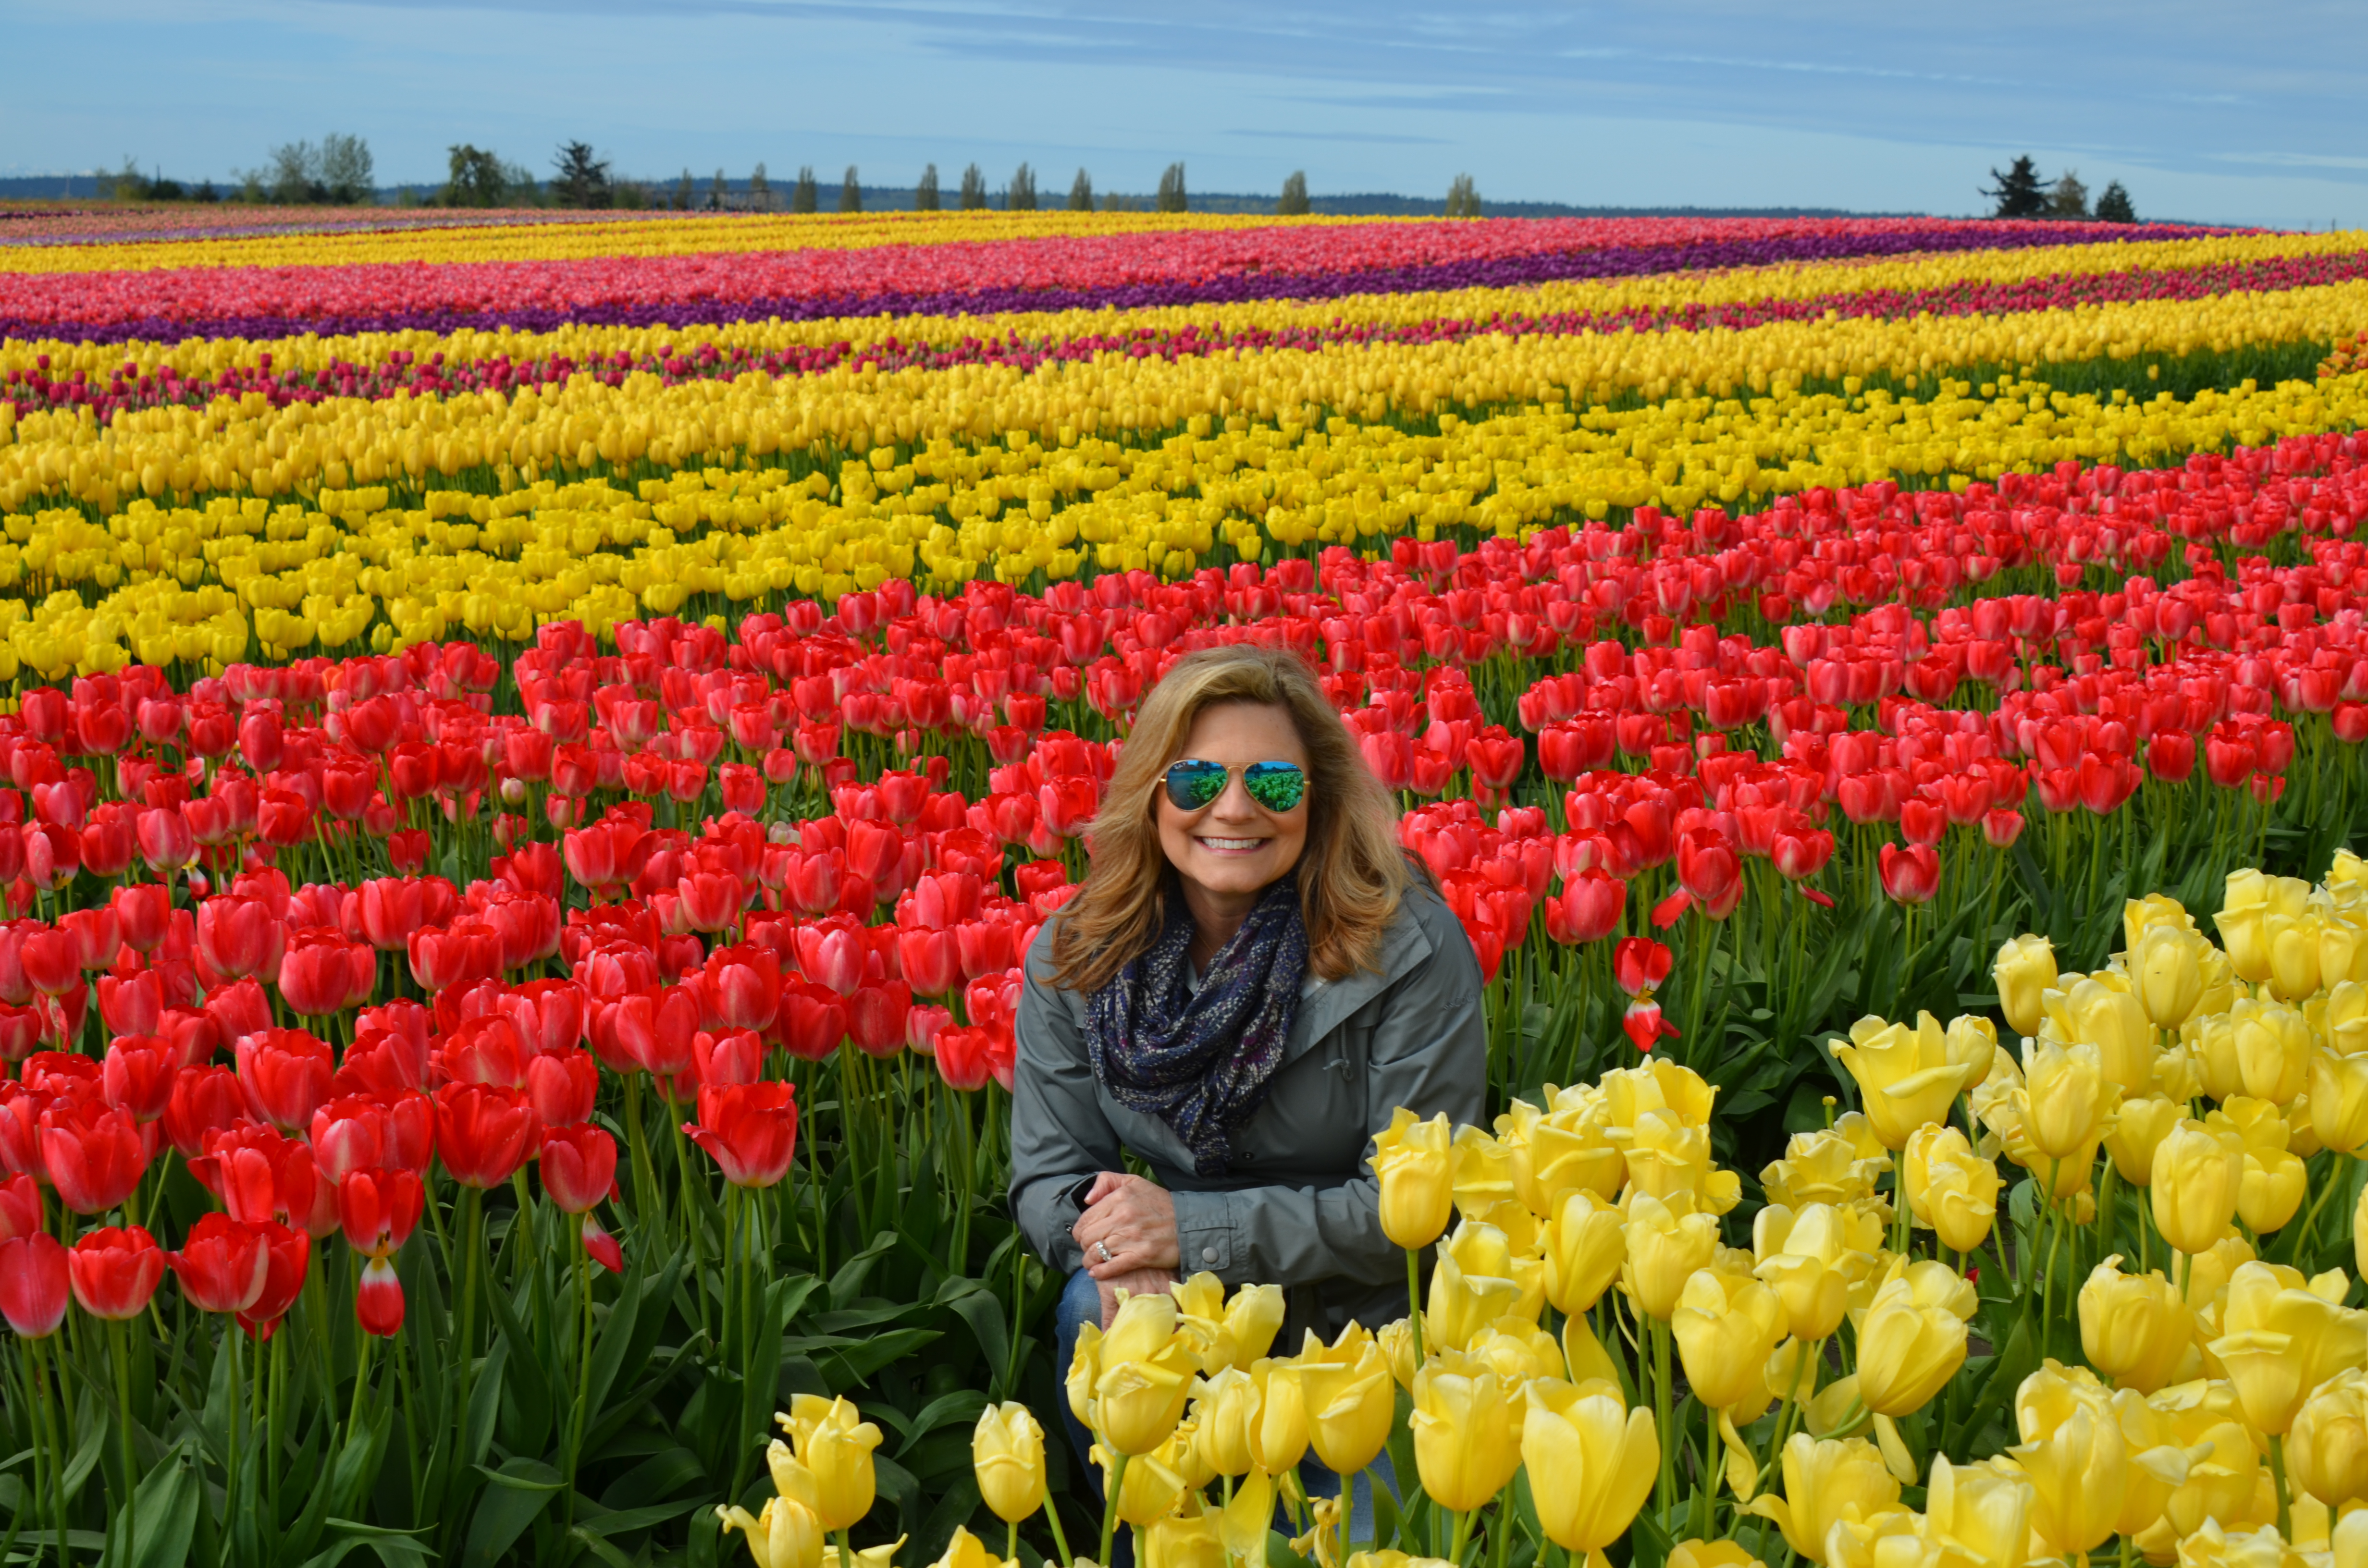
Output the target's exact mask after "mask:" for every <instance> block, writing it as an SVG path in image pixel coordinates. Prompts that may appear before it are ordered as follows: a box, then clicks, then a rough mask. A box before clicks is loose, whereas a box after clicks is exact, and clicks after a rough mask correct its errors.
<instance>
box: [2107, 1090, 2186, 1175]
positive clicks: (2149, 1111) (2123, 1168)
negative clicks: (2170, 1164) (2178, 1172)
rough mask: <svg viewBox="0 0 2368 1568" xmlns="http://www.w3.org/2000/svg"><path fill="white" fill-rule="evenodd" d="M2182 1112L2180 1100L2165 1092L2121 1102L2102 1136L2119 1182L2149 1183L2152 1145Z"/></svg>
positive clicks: (2152, 1156)
mask: <svg viewBox="0 0 2368 1568" xmlns="http://www.w3.org/2000/svg"><path fill="white" fill-rule="evenodd" d="M2186 1114H2187V1107H2186V1105H2185V1104H2184V1103H2183V1102H2181V1101H2179V1100H2175V1099H2172V1098H2170V1097H2169V1096H2166V1095H2144V1096H2139V1097H2138V1098H2136V1099H2134V1100H2123V1102H2122V1108H2121V1111H2120V1113H2119V1114H2118V1115H2117V1116H2115V1117H2114V1119H2113V1130H2112V1131H2111V1132H2109V1133H2107V1134H2106V1135H2105V1153H2108V1154H2111V1155H2112V1157H2113V1169H2114V1170H2116V1171H2118V1172H2120V1173H2121V1177H2122V1179H2123V1181H2125V1182H2128V1183H2129V1184H2130V1185H2131V1186H2133V1187H2146V1186H2147V1185H2149V1184H2150V1183H2152V1182H2153V1180H2154V1151H2155V1146H2156V1145H2157V1144H2158V1143H2160V1142H2162V1141H2163V1138H2164V1136H2165V1135H2166V1134H2168V1133H2169V1131H2170V1130H2171V1129H2172V1128H2173V1127H2175V1126H2177V1125H2178V1124H2179V1121H2180V1118H2181V1117H2184V1116H2185V1115H2186Z"/></svg>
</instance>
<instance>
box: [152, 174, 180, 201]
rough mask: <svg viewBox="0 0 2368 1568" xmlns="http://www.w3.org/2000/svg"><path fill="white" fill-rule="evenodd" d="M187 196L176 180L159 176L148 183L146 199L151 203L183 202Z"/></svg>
mask: <svg viewBox="0 0 2368 1568" xmlns="http://www.w3.org/2000/svg"><path fill="white" fill-rule="evenodd" d="M188 194H189V193H188V191H187V190H185V189H183V188H182V187H181V182H180V181H179V180H176V179H165V178H163V177H162V176H159V177H157V178H155V179H152V180H150V181H149V182H148V199H149V200H151V201H183V200H187V199H188Z"/></svg>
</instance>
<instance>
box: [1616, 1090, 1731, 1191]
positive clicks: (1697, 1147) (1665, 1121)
mask: <svg viewBox="0 0 2368 1568" xmlns="http://www.w3.org/2000/svg"><path fill="white" fill-rule="evenodd" d="M1625 1153H1626V1157H1627V1164H1628V1190H1629V1191H1631V1192H1636V1193H1646V1194H1649V1195H1651V1196H1652V1197H1655V1198H1658V1199H1662V1200H1663V1201H1665V1202H1666V1201H1667V1200H1668V1199H1671V1198H1673V1197H1676V1196H1678V1195H1679V1194H1684V1195H1686V1196H1688V1197H1691V1198H1692V1199H1695V1200H1696V1201H1697V1203H1698V1205H1699V1206H1700V1207H1702V1208H1704V1209H1707V1210H1710V1211H1711V1212H1712V1213H1713V1214H1724V1213H1725V1212H1726V1211H1727V1210H1730V1209H1732V1208H1734V1207H1735V1205H1736V1202H1737V1201H1738V1200H1739V1199H1741V1197H1742V1194H1743V1187H1742V1181H1741V1178H1739V1177H1738V1176H1736V1174H1735V1173H1734V1172H1732V1171H1722V1170H1720V1169H1719V1168H1718V1166H1717V1165H1716V1164H1715V1163H1714V1162H1713V1160H1712V1158H1711V1151H1710V1129H1709V1128H1707V1127H1702V1126H1696V1125H1694V1124H1692V1123H1690V1122H1687V1121H1685V1120H1684V1119H1681V1118H1680V1117H1679V1115H1678V1113H1677V1112H1676V1111H1674V1110H1650V1111H1646V1112H1645V1114H1644V1115H1642V1116H1640V1117H1638V1118H1637V1119H1636V1122H1635V1125H1634V1127H1632V1128H1631V1129H1629V1136H1628V1142H1627V1145H1626V1150H1625Z"/></svg>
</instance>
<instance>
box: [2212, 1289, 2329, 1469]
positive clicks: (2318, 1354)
mask: <svg viewBox="0 0 2368 1568" xmlns="http://www.w3.org/2000/svg"><path fill="white" fill-rule="evenodd" d="M2208 1348H2209V1349H2210V1350H2211V1352H2212V1354H2213V1356H2214V1357H2215V1358H2218V1360H2219V1362H2220V1364H2221V1366H2222V1367H2224V1368H2225V1369H2226V1371H2227V1377H2228V1381H2230V1382H2232V1383H2234V1384H2235V1385H2236V1387H2237V1400H2238V1401H2239V1403H2242V1404H2243V1406H2244V1410H2245V1419H2246V1420H2247V1421H2248V1422H2249V1423H2251V1424H2252V1426H2254V1427H2255V1428H2256V1429H2257V1430H2259V1431H2261V1432H2264V1433H2267V1434H2270V1435H2271V1436H2273V1437H2274V1436H2278V1435H2282V1434H2283V1433H2284V1431H2285V1430H2286V1428H2287V1427H2289V1426H2292V1425H2293V1424H2294V1415H2295V1413H2296V1412H2297V1411H2298V1410H2299V1409H2300V1408H2301V1405H2302V1402H2303V1400H2304V1398H2305V1396H2306V1395H2307V1394H2308V1393H2309V1392H2310V1391H2311V1390H2313V1389H2315V1388H2317V1386H2318V1385H2319V1384H2320V1383H2321V1382H2323V1381H2326V1380H2327V1379H2328V1378H2330V1377H2333V1376H2334V1375H2335V1374H2336V1373H2337V1372H2339V1371H2341V1370H2343V1369H2345V1368H2348V1367H2357V1366H2359V1365H2361V1364H2362V1361H2363V1360H2368V1314H2363V1313H2361V1312H2353V1311H2351V1310H2348V1309H2346V1308H2343V1307H2340V1306H2337V1305H2335V1304H2334V1303H2333V1302H2331V1301H2326V1300H2324V1299H2322V1298H2321V1297H2319V1296H2317V1295H2315V1294H2313V1293H2312V1292H2311V1291H2309V1290H2299V1289H2295V1288H2294V1287H2293V1286H2290V1285H2287V1284H2285V1283H2284V1282H2283V1281H2282V1280H2280V1279H2279V1278H2278V1276H2277V1275H2276V1274H2275V1273H2274V1272H2273V1271H2271V1268H2270V1267H2269V1266H2268V1265H2266V1264H2261V1263H2248V1264H2245V1265H2244V1266H2242V1267H2239V1268H2238V1269H2237V1272H2236V1273H2235V1274H2234V1275H2233V1276H2231V1277H2230V1278H2229V1280H2228V1296H2227V1301H2226V1304H2224V1305H2223V1307H2222V1308H2221V1312H2220V1336H2219V1337H2218V1338H2216V1339H2214V1340H2213V1341H2212V1343H2211V1345H2210V1346H2208Z"/></svg>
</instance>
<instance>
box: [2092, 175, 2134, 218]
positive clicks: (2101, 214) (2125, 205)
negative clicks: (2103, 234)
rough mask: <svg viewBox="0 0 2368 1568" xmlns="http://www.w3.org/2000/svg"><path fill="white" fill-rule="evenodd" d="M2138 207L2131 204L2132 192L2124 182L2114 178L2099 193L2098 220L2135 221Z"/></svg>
mask: <svg viewBox="0 0 2368 1568" xmlns="http://www.w3.org/2000/svg"><path fill="white" fill-rule="evenodd" d="M2137 221H2138V213H2137V209H2136V208H2135V207H2133V206H2131V205H2130V193H2129V192H2128V191H2127V190H2126V189H2124V188H2123V186H2122V182H2121V181H2119V180H2113V181H2112V182H2111V183H2109V184H2108V185H2107V186H2106V187H2105V188H2104V189H2103V190H2101V191H2100V192H2098V193H2097V222H2100V223H2135V222H2137Z"/></svg>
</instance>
